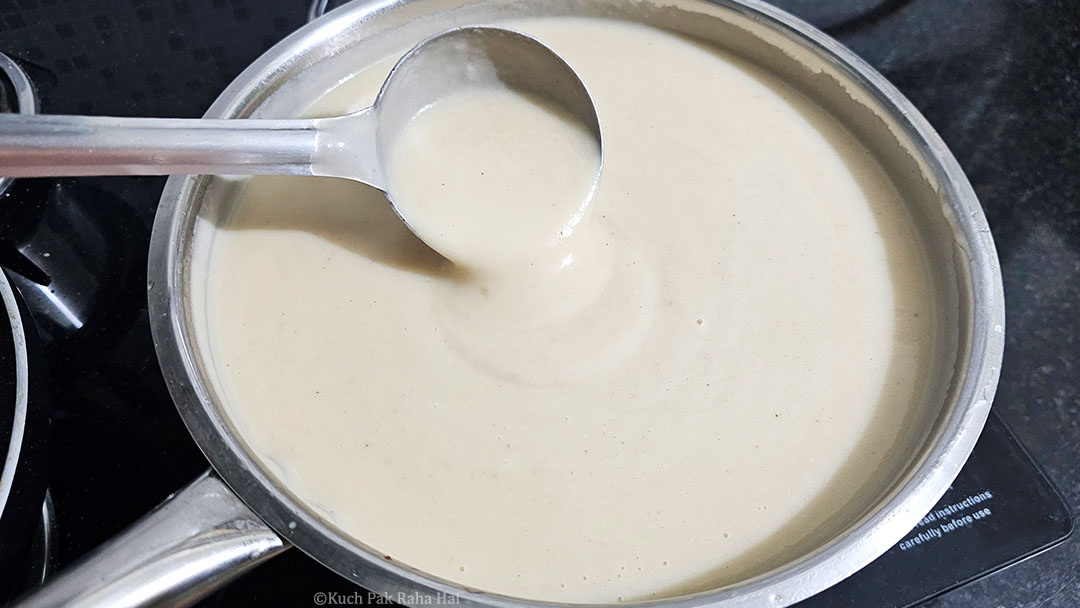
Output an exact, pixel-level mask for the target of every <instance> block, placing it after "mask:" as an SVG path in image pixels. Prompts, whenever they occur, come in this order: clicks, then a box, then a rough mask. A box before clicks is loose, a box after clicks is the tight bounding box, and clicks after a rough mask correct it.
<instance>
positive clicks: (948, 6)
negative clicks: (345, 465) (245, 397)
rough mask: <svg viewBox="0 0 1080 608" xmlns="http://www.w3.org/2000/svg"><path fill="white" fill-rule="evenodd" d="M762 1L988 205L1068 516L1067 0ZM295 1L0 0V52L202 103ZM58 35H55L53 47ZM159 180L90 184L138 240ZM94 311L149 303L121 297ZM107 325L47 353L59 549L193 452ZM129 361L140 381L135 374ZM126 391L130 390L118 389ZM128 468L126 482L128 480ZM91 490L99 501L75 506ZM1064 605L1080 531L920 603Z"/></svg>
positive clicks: (63, 105) (1035, 415) (83, 91)
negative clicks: (807, 26) (913, 113)
mask: <svg viewBox="0 0 1080 608" xmlns="http://www.w3.org/2000/svg"><path fill="white" fill-rule="evenodd" d="M774 2H775V3H776V4H778V5H780V6H783V7H785V8H788V9H789V10H791V11H792V12H795V13H796V14H799V15H802V16H804V17H805V18H806V19H807V20H809V21H811V22H812V23H815V24H816V25H818V26H820V27H822V28H823V29H825V30H826V31H828V32H829V33H831V34H832V35H834V36H835V37H837V38H838V39H840V40H841V41H842V42H844V43H845V44H847V45H848V46H850V47H851V48H853V49H854V50H855V51H856V52H857V53H858V54H860V55H861V56H862V57H864V58H865V59H866V60H867V61H869V62H870V63H871V64H872V65H874V66H875V67H877V68H878V69H879V70H880V71H881V72H882V73H883V74H885V76H887V77H888V78H889V79H890V80H891V81H892V82H893V83H895V84H896V85H897V86H898V87H899V88H900V89H901V90H902V91H903V92H904V93H905V94H906V95H907V96H908V97H909V98H910V99H911V100H912V101H913V102H914V104H915V105H916V106H917V107H918V108H920V109H921V110H922V112H923V113H924V114H925V115H926V117H927V118H928V119H929V121H930V122H931V123H932V124H933V125H934V126H935V127H936V128H937V129H938V130H939V131H940V133H941V135H942V136H943V138H944V139H945V141H946V142H947V143H948V145H949V146H950V147H951V148H952V150H953V152H954V154H955V155H956V156H957V158H958V159H959V161H960V164H961V165H962V166H963V167H964V169H965V170H966V172H967V174H968V176H969V178H970V180H971V182H972V184H973V185H974V187H975V190H976V192H977V193H978V195H979V197H980V199H981V200H982V203H983V206H984V207H985V209H986V212H987V216H988V218H989V221H990V226H991V228H992V230H993V234H994V237H995V240H996V242H997V245H998V250H999V254H1000V257H1001V262H1002V268H1003V271H1004V279H1005V295H1006V309H1007V316H1008V321H1007V329H1006V337H1007V340H1006V350H1005V362H1004V365H1003V370H1002V377H1001V384H1000V387H999V390H998V398H997V399H996V402H995V405H994V407H995V409H996V410H997V411H998V412H999V413H1000V414H1001V416H1002V418H1004V419H1005V421H1006V422H1007V423H1008V424H1009V425H1010V426H1011V427H1012V429H1013V430H1014V431H1015V433H1016V434H1017V435H1018V436H1019V437H1020V439H1021V440H1022V441H1023V442H1024V444H1025V445H1026V446H1027V447H1028V449H1029V450H1030V452H1031V453H1032V455H1033V456H1034V457H1035V459H1036V461H1037V462H1038V463H1039V464H1040V465H1041V466H1042V467H1043V469H1044V470H1045V472H1046V473H1047V475H1048V476H1049V477H1050V478H1051V479H1052V480H1053V482H1054V483H1055V484H1056V485H1057V487H1058V488H1059V489H1060V491H1061V492H1062V494H1063V495H1064V496H1065V498H1066V500H1067V502H1068V504H1069V505H1070V508H1071V509H1072V510H1073V512H1074V513H1080V342H1078V339H1077V338H1076V336H1077V335H1078V334H1080V310H1078V309H1080V304H1077V302H1078V301H1080V2H1077V1H1076V0H848V1H840V0H774ZM306 5H307V2H306V0H123V1H121V0H75V1H66V0H0V51H3V52H7V53H10V54H12V55H13V56H15V57H16V58H18V59H19V60H21V61H23V62H24V64H25V65H28V66H29V69H30V71H31V76H32V77H33V78H35V80H36V81H38V82H39V85H43V86H42V88H43V106H44V107H45V109H46V111H48V112H51V113H93V114H113V115H158V116H166V115H169V116H197V115H199V114H201V113H202V111H203V110H204V109H205V108H206V107H207V106H208V105H209V104H210V102H211V101H212V100H213V99H214V97H215V96H216V94H217V92H218V91H220V90H221V89H222V88H223V87H224V86H225V85H226V84H228V82H229V81H230V80H231V79H232V78H233V76H235V75H236V74H237V73H239V71H240V70H241V69H242V68H243V67H244V66H246V65H247V64H248V63H249V62H250V61H252V60H253V59H254V58H255V57H257V56H258V54H259V53H261V52H262V51H263V50H264V49H266V48H268V47H269V46H271V45H272V44H273V43H274V42H276V40H278V39H280V37H281V36H283V35H285V34H286V33H288V32H289V31H292V30H293V29H295V28H297V27H299V26H300V25H301V24H302V23H303V21H304V15H305V13H306V9H307V6H306ZM208 14H209V15H212V16H213V18H211V19H207V18H206V16H207V15H208ZM70 24H75V25H76V26H77V27H76V28H74V29H72V27H71V25H70ZM80 27H81V28H82V29H79V28H80ZM50 45H54V46H50ZM55 45H60V46H61V47H62V48H63V49H64V51H63V52H62V53H59V54H58V53H57V52H56V51H55V50H54V49H55ZM100 57H108V58H110V59H109V64H108V65H104V64H102V65H93V67H92V68H90V67H87V66H89V65H91V64H93V62H95V61H97V62H99V63H100V59H99V58H100ZM161 184H162V180H160V179H158V178H141V179H130V178H127V179H107V180H97V181H94V182H93V183H92V184H91V185H93V186H94V187H100V188H102V189H103V190H104V191H108V192H110V193H112V194H115V195H116V196H118V197H119V198H120V199H123V200H124V201H132V205H133V206H138V205H141V207H138V209H136V210H135V211H134V212H133V213H134V218H133V219H132V220H131V227H130V231H131V233H132V234H136V233H138V234H141V235H142V236H140V237H139V238H140V239H143V240H145V236H146V234H145V233H146V231H147V230H148V227H149V222H150V220H151V218H152V209H153V207H152V203H153V201H155V200H156V198H157V194H158V193H159V192H160V188H161ZM143 203H146V204H143ZM116 205H117V208H122V207H123V205H122V204H121V203H119V202H118V203H116ZM113 220H115V217H114V218H113ZM132 238H133V239H134V237H132ZM135 240H136V241H137V239H135ZM133 242H134V241H133ZM132 247H134V248H135V251H134V253H133V254H132V255H131V258H132V259H145V253H144V250H142V249H140V247H145V244H143V245H138V244H135V245H132ZM140 256H141V257H140ZM141 267H142V262H141V261H139V262H138V264H137V265H136V267H135V268H136V269H135V270H134V271H133V273H132V275H131V277H130V284H131V286H132V289H134V290H135V291H140V290H141V289H142V287H141V286H142V284H144V281H145V277H142V276H140V275H139V272H140V271H139V268H141ZM108 312H109V314H113V312H115V313H116V314H117V315H119V314H120V313H121V312H122V313H123V315H128V316H130V318H131V319H137V318H138V315H139V314H142V315H145V311H143V312H141V313H140V312H139V311H138V309H135V310H132V311H126V310H123V311H121V309H120V307H119V305H116V310H115V311H114V310H113V309H112V308H110V309H109V311H108ZM128 316H125V317H124V318H123V321H124V323H127V322H128V321H129V318H128ZM117 322H118V323H119V321H117ZM139 323H142V324H145V318H143V320H142V321H139ZM88 329H93V330H94V331H97V329H96V328H95V327H88ZM84 333H86V332H84ZM96 339H97V335H96V334H93V335H91V336H90V338H89V339H87V338H84V344H87V345H88V346H87V348H90V347H91V346H92V347H93V349H99V348H100V343H99V342H94V340H96ZM109 340H110V341H112V342H115V343H116V344H118V345H119V346H117V348H118V349H125V348H127V349H130V352H137V353H139V355H138V357H128V358H126V359H124V361H123V363H122V364H121V363H115V364H114V363H99V362H98V361H89V362H88V360H87V358H86V357H84V356H82V355H81V354H79V353H76V354H72V355H70V356H69V355H64V356H60V357H53V360H52V361H51V364H52V367H53V368H54V369H57V368H59V369H63V368H68V369H71V370H75V369H77V368H80V366H81V367H85V368H86V369H87V370H88V372H87V373H88V375H87V376H86V378H88V380H87V382H89V386H91V387H92V388H93V394H92V398H89V400H88V401H87V402H86V403H85V404H83V403H82V402H80V403H78V404H74V405H70V406H66V407H60V408H58V411H57V412H55V415H54V421H53V422H54V434H61V433H67V436H71V437H75V436H85V437H87V439H86V440H85V441H84V442H83V443H72V444H71V445H66V446H57V448H58V449H57V457H56V458H57V460H58V461H61V460H62V461H64V462H65V463H72V462H74V463H76V464H75V466H74V467H70V466H69V467H68V469H66V470H65V471H64V473H65V474H66V475H67V476H69V477H71V478H73V479H76V480H77V481H76V482H75V483H73V484H71V486H70V487H71V489H70V490H68V491H67V493H66V494H65V492H62V491H61V492H54V496H55V497H56V499H57V505H58V510H59V511H60V517H61V523H62V524H66V527H65V526H62V527H61V531H62V532H61V534H62V538H61V541H62V542H61V555H60V562H61V563H66V562H69V561H70V560H71V559H73V558H74V557H76V556H77V555H79V554H81V553H83V552H85V551H86V550H88V549H89V548H91V547H93V546H95V545H96V544H98V543H100V542H101V541H102V540H104V539H106V538H108V537H109V536H111V535H112V534H113V533H115V532H116V531H117V530H118V529H120V528H121V527H123V526H124V525H126V524H127V523H129V522H131V521H133V520H134V519H135V518H136V517H138V516H139V515H141V514H142V513H144V512H145V511H146V510H147V509H148V508H149V507H151V506H153V505H154V504H156V503H157V502H158V501H159V500H160V499H161V498H162V497H164V496H165V495H167V494H168V493H169V492H170V491H173V490H175V489H176V488H177V487H179V486H180V485H182V484H183V483H185V482H186V481H188V480H190V479H191V478H192V477H193V476H194V475H195V474H197V473H198V472H199V471H201V470H202V469H203V468H205V466H206V465H205V461H204V460H203V459H202V457H201V455H200V454H199V453H198V451H197V449H196V448H195V447H194V445H193V443H192V442H191V440H190V437H188V436H187V435H186V433H185V432H184V431H183V428H182V426H181V425H180V423H179V420H178V419H177V418H176V415H175V411H174V410H173V409H172V408H171V407H169V406H168V404H167V396H166V395H165V392H164V387H163V385H162V384H161V382H160V378H159V377H157V376H155V374H156V369H155V364H154V362H153V353H152V348H151V346H150V344H149V335H148V332H146V331H145V327H144V326H143V325H139V326H138V327H134V328H133V329H132V330H131V332H130V333H128V334H124V337H122V338H120V339H114V338H112V337H110V338H109ZM112 342H110V343H112ZM95 352H96V350H95ZM117 352H121V351H120V350H118V351H117ZM122 352H129V351H122ZM99 358H101V357H100V356H99ZM119 367H124V368H125V369H117V368H119ZM132 375H137V376H139V377H140V378H142V380H140V381H139V382H135V383H132V382H130V381H129V380H128V378H129V377H130V376H132ZM114 377H117V378H121V377H122V380H114ZM126 401H133V402H139V403H140V404H142V405H141V406H140V407H137V408H130V409H124V408H121V407H119V406H117V405H115V404H120V403H125V402H126ZM76 405H78V406H79V407H75V406H76ZM83 405H85V406H86V407H83ZM104 405H110V407H112V408H113V409H106V408H104V407H103V406H104ZM103 436H104V437H113V436H122V437H123V441H112V442H110V441H105V440H102V439H101V437H103ZM102 463H107V466H102ZM133 483H135V484H137V485H138V487H139V488H140V489H141V490H142V492H141V493H138V494H135V493H131V492H129V490H130V488H131V487H132V484H133ZM65 501H66V503H65ZM65 504H68V505H75V506H68V507H65V506H64V505H65ZM89 504H100V505H101V506H100V508H99V509H93V510H88V509H86V508H85V505H89ZM65 509H66V510H65ZM110 517H111V519H109V518H110ZM304 559H306V558H303V556H301V555H299V553H298V552H290V555H287V556H286V557H283V558H278V559H277V560H274V561H273V562H271V563H270V564H268V565H267V566H264V567H263V568H267V569H272V570H276V571H278V572H280V573H281V575H282V576H287V575H288V574H292V575H294V576H295V575H296V573H295V571H293V570H290V568H296V567H298V564H299V563H300V561H301V560H304ZM320 570H322V569H320ZM322 571H323V573H324V574H325V576H327V577H332V576H333V575H331V574H330V573H329V572H328V571H325V570H322ZM1078 605H1080V534H1074V535H1073V537H1072V538H1071V539H1069V540H1068V541H1066V542H1065V543H1063V544H1062V545H1060V546H1058V547H1056V548H1054V549H1052V550H1050V551H1048V552H1046V553H1044V554H1042V555H1039V556H1037V557H1035V558H1033V559H1031V560H1028V561H1027V562H1024V563H1021V564H1019V565H1016V566H1013V567H1012V568H1010V569H1008V570H1006V571H1004V572H1000V573H998V574H995V575H993V576H990V577H987V578H984V579H982V580H980V581H978V582H975V583H973V584H970V585H968V586H965V587H963V588H961V589H959V590H957V591H954V592H952V593H949V594H948V595H946V596H943V597H942V598H939V599H938V600H935V601H933V602H931V603H930V604H929V606H930V607H931V608H975V607H978V608H984V607H997V606H1001V607H1008V608H1014V607H1026V606H1031V607H1034V606H1039V607H1045V608H1052V607H1061V608H1073V607H1075V606H1078Z"/></svg>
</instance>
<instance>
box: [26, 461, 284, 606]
mask: <svg viewBox="0 0 1080 608" xmlns="http://www.w3.org/2000/svg"><path fill="white" fill-rule="evenodd" d="M289 546H290V545H289V544H288V543H287V542H285V541H284V540H282V538H281V537H279V536H278V535H277V534H276V533H275V532H274V531H273V530H271V529H270V527H269V526H267V525H266V524H265V523H263V521H262V520H261V519H259V518H258V516H256V515H255V513H253V512H252V511H251V509H249V508H248V507H247V505H245V504H244V503H243V502H242V501H241V500H240V499H239V498H237V496H236V494H234V493H233V492H232V490H230V489H229V487H228V486H226V485H225V482H223V481H222V480H221V479H220V478H218V476H217V475H215V474H214V473H213V472H211V471H208V472H206V473H204V474H202V475H201V476H199V478H198V479H196V480H195V481H193V482H192V483H191V484H190V485H188V486H187V487H185V488H184V489H182V490H180V491H179V492H177V493H175V494H173V495H172V496H171V497H169V498H168V499H167V500H165V502H163V503H161V505H159V506H158V507H157V508H155V509H154V510H153V511H151V512H150V513H148V514H147V515H146V516H144V517H143V518H142V519H140V520H139V521H137V522H135V524H133V525H132V526H131V527H129V528H128V529H127V530H125V531H124V532H122V533H120V535H119V536H116V537H115V538H113V539H111V540H109V541H108V542H106V543H105V544H104V545H102V546H100V547H98V548H97V549H95V550H94V551H93V552H91V553H90V554H89V555H87V556H86V557H84V558H83V559H82V560H80V561H79V562H78V563H77V564H75V565H74V566H72V567H71V568H69V569H67V570H66V571H65V572H62V573H61V574H60V575H59V576H57V577H56V578H54V579H53V580H52V581H50V582H48V583H46V585H45V586H43V587H41V588H39V589H37V590H35V591H34V592H33V593H31V594H30V595H28V596H26V597H24V598H22V599H21V600H20V601H18V602H16V603H15V606H16V607H18V608H36V607H39V606H41V607H45V606H48V607H53V606H68V607H78V608H90V607H93V608H106V607H108V608H125V607H135V606H145V605H148V604H154V605H171V606H188V605H190V604H193V603H194V602H196V601H198V600H199V599H201V598H202V597H204V596H206V595H207V594H209V593H210V592H212V591H214V590H216V589H218V588H219V587H221V586H222V585H224V584H225V583H227V582H228V581H230V580H232V579H233V578H234V577H236V576H237V575H239V574H242V573H244V572H246V571H248V570H249V569H251V568H253V567H254V566H256V565H258V564H260V563H262V562H263V561H265V560H267V559H269V558H271V557H273V556H274V555H277V554H278V553H280V552H282V551H284V550H285V549H287V548H288V547H289Z"/></svg>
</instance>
